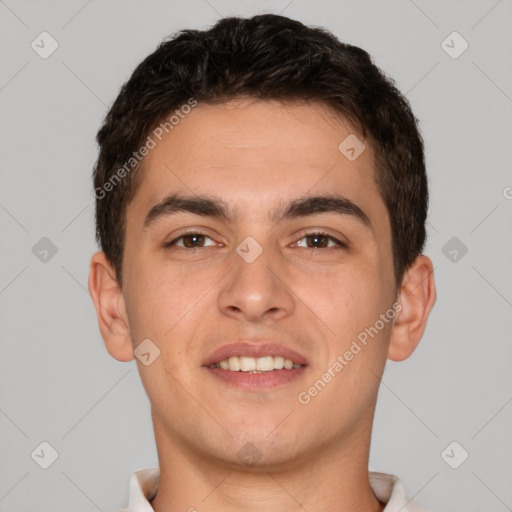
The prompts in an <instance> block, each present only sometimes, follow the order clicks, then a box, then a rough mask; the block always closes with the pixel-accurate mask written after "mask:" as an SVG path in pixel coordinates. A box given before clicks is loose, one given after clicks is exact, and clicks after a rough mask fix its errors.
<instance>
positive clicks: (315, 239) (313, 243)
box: [297, 233, 347, 249]
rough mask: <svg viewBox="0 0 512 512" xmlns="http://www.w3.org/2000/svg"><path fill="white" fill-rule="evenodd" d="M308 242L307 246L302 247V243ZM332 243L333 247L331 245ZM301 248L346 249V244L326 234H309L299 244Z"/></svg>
mask: <svg viewBox="0 0 512 512" xmlns="http://www.w3.org/2000/svg"><path fill="white" fill-rule="evenodd" d="M302 240H306V245H305V246H304V245H301V243H300V242H301V241H302ZM330 242H332V244H331V245H329V243H330ZM297 245H298V246H299V247H306V248H307V249H327V248H329V247H335V248H336V247H337V248H346V247H347V246H346V244H344V243H343V242H340V241H339V240H338V239H337V238H334V237H333V236H330V235H327V234H326V233H307V234H305V235H304V236H303V237H302V238H301V239H300V240H299V241H298V242H297Z"/></svg>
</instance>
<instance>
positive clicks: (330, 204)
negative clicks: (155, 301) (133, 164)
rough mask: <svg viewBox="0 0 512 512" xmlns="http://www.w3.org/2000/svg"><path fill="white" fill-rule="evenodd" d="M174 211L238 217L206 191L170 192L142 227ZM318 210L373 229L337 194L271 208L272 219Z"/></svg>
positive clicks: (356, 208)
mask: <svg viewBox="0 0 512 512" xmlns="http://www.w3.org/2000/svg"><path fill="white" fill-rule="evenodd" d="M177 213H192V214H194V215H200V216H202V217H212V218H215V219H218V220H222V221H226V222H233V221H235V220H236V219H237V218H238V217H239V210H238V208H234V207H232V206H231V205H229V204H227V203H226V202H225V201H223V200H222V199H220V198H217V197H210V196H205V195H194V196H190V195H183V194H178V193H175V194H170V195H168V196H166V197H165V198H164V199H163V200H162V201H161V202H160V203H158V204H156V205H155V206H153V207H152V208H151V209H150V210H149V212H148V214H147V215H146V218H145V220H144V225H143V229H146V228H147V227H148V226H149V225H150V224H152V223H154V222H155V221H156V220H157V219H159V218H161V217H167V216H170V215H173V214H177ZM320 213H336V214H339V215H346V216H350V217H352V218H354V219H356V220H357V221H359V222H360V223H361V225H363V226H365V227H367V228H369V229H371V230H373V226H372V223H371V221H370V219H369V217H368V215H366V213H365V212H364V211H363V210H362V209H361V208H360V207H359V206H357V205H356V204H355V203H353V202H352V201H350V200H349V199H347V198H346V197H343V196H341V195H339V194H327V195H320V196H305V197H299V198H297V199H293V200H291V201H289V202H287V203H285V204H283V205H282V206H280V207H278V208H277V209H276V210H274V211H272V212H270V215H269V218H270V220H271V221H272V222H276V223H277V222H281V221H282V220H287V219H294V218H299V217H307V216H310V215H315V214H320Z"/></svg>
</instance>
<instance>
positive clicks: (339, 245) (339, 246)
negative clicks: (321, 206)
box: [164, 230, 348, 251]
mask: <svg viewBox="0 0 512 512" xmlns="http://www.w3.org/2000/svg"><path fill="white" fill-rule="evenodd" d="M188 235H199V236H205V237H207V238H210V239H211V237H209V236H208V235H207V234H205V233H201V232H200V231H186V232H185V233H182V234H181V235H180V236H179V237H177V238H175V239H174V240H171V241H170V242H167V243H166V244H165V246H164V247H166V248H171V247H172V246H174V245H175V244H176V242H178V241H179V240H181V239H182V238H184V237H185V236H188ZM315 235H317V236H318V235H320V236H324V237H326V238H328V239H329V240H332V241H333V242H335V243H336V245H337V247H303V249H309V250H312V251H317V250H318V249H337V250H339V249H348V245H347V244H346V243H344V242H342V241H341V240H338V239H337V238H335V237H333V236H332V235H330V234H329V233H326V232H325V231H321V230H320V231H311V232H307V233H302V235H301V237H300V238H299V239H298V241H297V242H300V241H301V240H302V239H303V238H307V237H308V236H315ZM178 248H179V249H183V250H186V251H191V250H198V249H206V247H178Z"/></svg>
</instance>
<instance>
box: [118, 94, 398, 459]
mask: <svg viewBox="0 0 512 512" xmlns="http://www.w3.org/2000/svg"><path fill="white" fill-rule="evenodd" d="M351 134H354V131H353V129H352V128H351V127H350V125H349V124H348V123H346V122H344V121H343V120H342V119H340V118H339V117H338V116H336V115H334V114H333V113H332V112H331V111H330V110H328V109H327V108H326V107H324V106H322V105H318V104H309V105H299V104H286V105H283V104H281V103H277V102H263V101H257V100H253V99H251V100H248V99H243V100H236V101H235V100H232V101H230V102H228V103H226V104H224V105H222V106H207V105H201V104H199V105H198V106H197V107H196V108H195V109H193V110H192V112H191V113H190V114H189V115H188V116H187V117H186V118H185V119H182V120H181V121H180V123H179V125H177V126H175V128H174V129H173V130H172V131H171V132H170V133H169V134H167V135H166V136H165V137H164V138H163V139H162V141H161V142H159V143H158V144H157V145H156V147H155V148H154V149H152V150H151V152H150V153H149V155H148V156H147V157H146V160H145V168H144V174H143V176H142V180H141V184H140V188H139V189H138V190H137V193H136V195H135V197H134V200H133V201H132V203H131V204H130V205H129V208H128V212H127V219H126V239H125V249H124V262H123V273H124V275H123V278H124V282H123V290H122V301H123V307H124V311H125V313H126V316H127V319H128V322H129V330H130V336H131V341H132V343H133V347H136V346H137V345H139V343H141V342H142V341H143V340H145V339H149V340H151V342H152V343H153V344H154V345H156V347H158V349H159V350H160V355H159V357H158V358H156V359H155V361H154V362H153V363H152V364H150V365H148V366H145V365H143V364H141V363H140V362H138V365H139V371H140V375H141V379H142V382H143V384H144V387H145V390H146V392H147V394H148V396H149V398H150V401H151V405H152V414H153V421H154V422H155V429H157V430H158V431H159V432H165V436H166V437H167V439H168V440H170V441H169V443H170V445H175V446H180V447H181V448H180V449H185V450H188V451H189V452H190V453H195V454H202V455H205V456H213V457H214V458H216V459H218V460H222V461H224V462H226V463H235V464H239V463H240V460H241V457H242V456H244V453H245V452H244V450H245V451H246V452H248V453H245V455H247V456H248V457H249V458H251V457H252V458H253V459H254V460H256V459H258V458H259V459H260V461H261V464H263V463H269V464H270V463H272V464H285V463H286V464H292V463H293V461H300V460H302V459H306V458H307V457H311V454H312V453H319V452H321V451H322V450H326V449H331V450H332V449H334V448H335V447H336V448H337V449H343V448H342V447H343V443H348V442H352V441H353V439H355V438H356V437H357V433H358V432H359V433H360V432H361V431H365V432H367V431H368V429H369V425H370V424H371V419H372V418H373V408H374V403H375V400H376V395H377V390H378V384H379V379H378V378H376V377H375V375H372V373H374V374H377V375H381V373H382V369H383V366H384V364H385V361H386V357H387V350H388V344H389V336H390V331H391V327H392V322H391V321H389V315H388V317H387V318H388V321H386V322H383V321H382V320H381V322H380V323H378V324H377V325H378V326H379V327H381V325H383V326H382V327H381V328H380V329H376V330H377V331H378V332H377V334H374V335H373V336H371V337H370V336H368V335H367V344H366V345H364V344H362V343H361V341H359V342H358V343H357V344H358V345H359V347H360V350H359V352H357V349H355V348H354V345H353V342H354V340H356V341H357V340H361V333H362V332H364V331H365V329H368V328H370V327H372V326H375V325H376V322H377V321H378V320H379V318H382V317H381V315H383V314H385V313H386V312H389V310H390V308H391V306H392V304H393V302H394V300H395V297H396V290H395V286H394V276H393V262H392V252H391V229H390V223H389V217H388V214H387V210H386V207H385V205H384V202H383V200H382V197H381V196H380V194H379V191H378V189H377V185H376V183H375V180H374V171H373V159H372V158H373V157H372V152H371V147H370V145H369V143H368V142H366V148H365V149H364V151H363V152H362V153H361V154H360V155H359V156H358V157H357V158H356V159H355V160H354V159H348V158H347V156H346V154H347V153H345V154H344V153H342V152H341V151H340V149H338V146H339V145H340V143H342V141H344V139H345V138H346V137H348V136H349V135H351ZM356 135H357V134H356ZM357 136H358V138H359V139H360V140H361V137H360V136H359V135H357ZM348 154H349V155H350V154H351V153H350V152H349V153H348ZM198 197H200V198H202V199H203V200H202V201H200V200H195V201H188V200H192V199H194V198H196V199H197V198H198ZM178 198H179V199H180V201H177V199H178ZM312 198H323V199H312ZM326 198H327V200H326ZM374 329H375V327H374ZM366 332H368V331H366ZM372 332H374V331H372ZM358 336H359V338H358ZM363 337H364V336H363ZM351 347H352V350H351ZM347 351H349V352H351V353H352V357H350V356H346V357H345V355H346V353H347ZM251 355H252V356H257V357H256V359H253V358H249V359H244V360H243V364H247V365H249V366H247V368H251V365H252V364H254V363H253V361H256V363H255V364H258V362H257V359H258V358H259V357H263V356H275V357H273V358H272V359H269V358H264V361H263V362H261V361H260V363H259V364H260V365H263V366H260V367H259V368H268V367H265V366H264V364H272V363H274V364H275V365H276V366H277V367H279V366H280V365H281V364H283V363H282V362H280V357H282V358H284V359H290V360H291V361H292V363H294V364H295V365H297V364H301V366H300V367H296V368H292V369H286V368H283V369H274V370H272V371H268V372H267V371H263V372H262V373H248V372H245V371H238V372H234V371H232V370H231V369H223V368H222V367H221V368H217V367H216V368H210V365H212V364H215V363H219V364H221V366H222V365H223V366H224V367H225V366H226V364H228V365H229V364H231V368H235V367H236V363H237V361H236V359H232V360H231V361H230V359H229V358H230V357H233V358H235V357H237V356H247V357H248V356H251ZM340 358H341V360H342V361H344V364H342V363H341V360H340ZM221 360H224V361H226V360H227V363H226V362H224V363H220V361H221ZM336 361H338V363H339V364H338V365H336V364H335V362H336ZM287 364H289V363H287ZM340 365H341V366H342V368H341V369H340ZM272 367H274V366H272ZM257 368H258V366H257ZM326 373H328V374H329V375H330V379H329V375H327V376H326ZM319 380H321V381H322V384H319V383H318V381H319ZM315 383H316V388H315V389H316V392H315V391H311V388H312V387H315ZM246 443H252V445H253V447H251V448H248V446H249V445H246ZM240 450H242V451H240Z"/></svg>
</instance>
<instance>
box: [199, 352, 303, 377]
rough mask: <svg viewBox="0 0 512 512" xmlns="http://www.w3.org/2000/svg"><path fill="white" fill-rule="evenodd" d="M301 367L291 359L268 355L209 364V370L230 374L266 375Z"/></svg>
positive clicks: (223, 360) (238, 357) (235, 358)
mask: <svg viewBox="0 0 512 512" xmlns="http://www.w3.org/2000/svg"><path fill="white" fill-rule="evenodd" d="M302 366H304V365H301V364H297V363H294V362H293V361H292V360H291V359H287V358H284V357H282V356H270V355H269V356H263V357H248V356H231V357H229V358H226V359H222V360H221V361H219V362H218V363H213V364H211V365H210V366H209V368H220V369H222V370H227V371H231V372H244V373H267V372H271V371H274V370H283V369H284V370H293V369H298V368H301V367H302Z"/></svg>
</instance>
